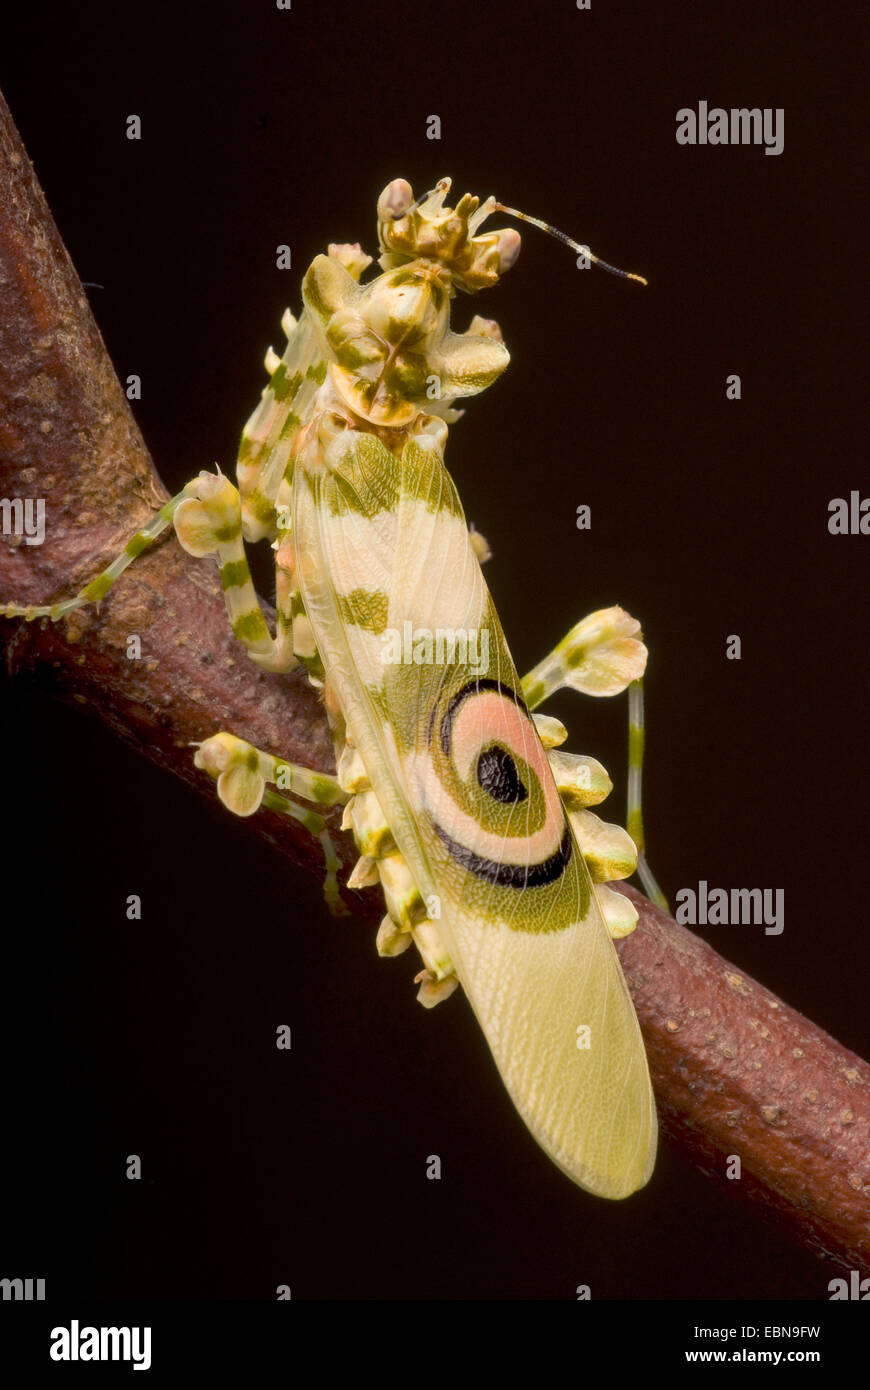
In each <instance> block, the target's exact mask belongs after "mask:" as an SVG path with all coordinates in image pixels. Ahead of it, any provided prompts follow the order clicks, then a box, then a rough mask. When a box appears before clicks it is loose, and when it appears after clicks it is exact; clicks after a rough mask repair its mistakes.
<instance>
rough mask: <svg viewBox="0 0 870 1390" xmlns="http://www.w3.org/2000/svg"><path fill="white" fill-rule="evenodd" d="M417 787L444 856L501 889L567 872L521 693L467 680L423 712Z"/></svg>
mask: <svg viewBox="0 0 870 1390" xmlns="http://www.w3.org/2000/svg"><path fill="white" fill-rule="evenodd" d="M427 745H428V747H427V751H426V753H425V754H423V756H422V758H421V761H420V765H419V766H420V772H421V795H422V801H423V805H424V806H425V808H426V811H427V813H428V816H429V821H430V824H431V826H432V828H433V830H434V831H435V834H436V835H437V837H438V839H439V840H440V841H441V844H442V845H443V846H444V847H445V848H446V849H447V851H448V853H449V855H450V857H451V859H453V860H454V862H455V863H457V864H460V865H461V866H462V867H463V868H464V869H466V870H467V871H468V872H469V873H471V874H473V875H474V876H475V877H477V878H482V879H485V880H486V881H487V882H489V883H490V884H493V885H499V886H501V887H505V888H512V889H524V888H533V887H545V886H547V885H549V884H551V883H554V882H556V881H557V880H558V879H559V878H561V877H562V875H563V874H564V872H565V870H566V868H567V865H568V864H569V862H570V860H571V855H572V843H573V842H572V839H571V832H570V830H569V828H568V824H567V821H566V819H565V812H564V809H563V807H562V803H561V801H560V798H559V793H558V791H557V790H556V785H555V782H554V780H553V777H552V774H551V772H550V766H549V763H548V761H547V755H546V753H545V752H544V749H543V747H542V745H541V742H540V739H539V738H538V735H537V731H536V730H535V727H534V724H533V723H532V719H531V716H530V715H529V712H528V710H527V709H526V706H525V704H524V702H523V700H522V698H521V697H520V696H518V695H517V694H516V692H515V691H513V690H512V689H511V688H510V687H509V686H508V685H505V684H504V683H503V682H500V681H497V680H492V679H488V678H487V679H482V680H481V679H477V680H474V681H469V682H467V683H466V684H464V685H463V686H461V688H460V689H459V690H455V691H453V692H452V693H449V694H446V695H445V697H443V698H442V699H440V700H439V701H438V702H437V703H436V705H435V707H434V708H433V709H432V710H431V711H430V715H429V719H428V722H427Z"/></svg>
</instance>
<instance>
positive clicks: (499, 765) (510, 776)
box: [477, 744, 529, 803]
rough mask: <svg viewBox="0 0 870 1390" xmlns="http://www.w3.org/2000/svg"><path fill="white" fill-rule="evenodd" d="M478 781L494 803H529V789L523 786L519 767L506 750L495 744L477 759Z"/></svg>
mask: <svg viewBox="0 0 870 1390" xmlns="http://www.w3.org/2000/svg"><path fill="white" fill-rule="evenodd" d="M477 781H478V785H479V786H480V787H482V788H483V790H484V791H485V792H486V793H487V795H488V796H491V797H492V799H493V801H503V802H505V803H516V802H519V801H528V799H529V793H528V789H527V788H526V787H525V786H524V785H523V782H522V779H521V778H520V774H519V771H518V770H517V765H516V763H515V762H514V760H513V758H512V757H511V755H510V753H509V752H508V750H507V749H506V748H502V747H501V746H500V745H499V744H495V745H494V746H493V747H491V748H484V750H483V752H482V753H481V754H480V756H479V758H478V759H477Z"/></svg>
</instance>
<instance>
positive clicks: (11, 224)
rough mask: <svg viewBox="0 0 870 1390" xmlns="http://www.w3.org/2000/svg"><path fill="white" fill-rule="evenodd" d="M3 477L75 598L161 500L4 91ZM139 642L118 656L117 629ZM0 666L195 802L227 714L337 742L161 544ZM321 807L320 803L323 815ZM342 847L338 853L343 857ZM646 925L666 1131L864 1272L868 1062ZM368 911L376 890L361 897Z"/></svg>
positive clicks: (30, 565)
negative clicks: (135, 656) (76, 707)
mask: <svg viewBox="0 0 870 1390" xmlns="http://www.w3.org/2000/svg"><path fill="white" fill-rule="evenodd" d="M0 188H2V208H0V294H2V317H0V491H2V495H3V496H4V497H7V498H12V497H27V496H42V497H45V498H46V502H47V509H48V534H47V540H46V542H45V544H44V545H43V546H32V547H31V546H28V545H26V544H17V543H15V542H14V539H13V538H11V537H6V538H5V544H3V545H2V546H0V595H2V596H3V597H4V598H10V599H14V600H15V601H16V602H21V603H38V604H41V603H46V602H47V601H49V600H51V599H54V598H58V597H61V596H64V597H65V596H68V595H69V594H71V593H73V592H75V591H76V590H77V589H78V588H79V587H80V586H81V584H82V583H83V582H85V581H86V580H87V579H88V578H90V577H92V576H93V575H94V574H95V573H96V572H97V571H98V570H99V569H100V568H101V567H102V566H103V565H104V564H105V563H106V562H107V561H108V559H109V558H111V557H112V556H113V555H114V554H116V553H117V551H118V550H119V549H120V548H121V546H122V545H123V543H124V541H125V539H127V537H129V535H130V533H131V532H132V531H134V530H135V529H136V528H137V527H138V526H140V525H141V524H142V523H143V521H145V520H146V519H147V518H148V517H149V516H150V515H151V514H152V513H153V511H154V510H155V509H156V508H157V507H159V506H160V504H161V502H162V501H163V500H165V497H166V493H165V491H164V489H163V487H162V485H161V483H160V481H159V478H158V477H157V474H156V472H155V470H154V468H153V465H152V464H151V462H150V459H149V457H148V454H147V452H146V449H145V446H144V443H143V441H142V438H141V436H140V434H139V431H138V429H137V427H136V425H135V422H134V421H133V419H132V417H131V415H130V412H129V409H128V406H127V402H126V399H125V397H124V394H123V391H122V389H121V387H120V385H119V383H118V381H117V379H116V377H115V375H114V372H113V370H112V366H111V363H110V362H109V359H108V357H107V355H106V352H105V349H104V347H103V344H102V341H101V339H100V335H99V332H98V330H97V327H96V325H95V323H94V321H93V318H92V316H91V314H90V310H89V306H88V303H87V300H86V298H85V295H84V292H83V290H82V288H81V285H80V284H79V281H78V278H77V276H76V274H75V271H74V269H73V267H72V264H71V263H70V260H69V257H68V256H67V253H66V251H65V249H64V247H63V244H62V242H61V240H60V237H59V235H58V233H57V230H56V228H55V226H54V223H53V222H52V220H51V217H50V214H49V212H48V209H47V207H46V205H45V201H44V198H43V195H42V192H41V190H40V188H39V186H38V184H37V182H36V179H35V176H34V173H33V170H32V167H31V164H30V161H29V160H28V158H27V156H26V154H25V152H24V149H23V147H22V145H21V143H20V140H19V137H18V135H17V132H16V131H15V128H14V125H13V124H12V121H11V118H10V116H9V113H8V110H7V108H6V106H5V103H3V101H2V97H0ZM131 633H138V634H139V635H140V636H141V638H142V645H143V656H142V659H141V660H139V661H130V660H128V659H127V656H126V640H127V636H128V635H129V634H131ZM0 641H3V642H5V646H6V655H7V666H8V669H9V671H10V672H12V673H24V672H27V673H28V674H30V675H32V676H33V677H35V678H36V679H38V680H39V681H40V683H41V684H42V685H43V686H47V687H48V688H50V689H51V690H52V691H54V692H55V693H56V694H58V695H59V696H61V697H64V698H67V699H69V698H73V699H75V700H77V701H79V702H84V703H86V704H89V705H91V706H92V707H93V709H94V710H95V711H96V713H97V714H98V715H99V716H100V718H101V719H103V720H104V721H105V722H106V723H107V724H108V725H109V726H110V727H111V728H112V729H113V730H114V732H116V733H118V734H120V735H121V736H122V737H123V738H125V739H126V740H127V741H128V742H129V743H132V744H134V745H135V746H136V747H137V748H138V749H139V750H140V751H141V752H142V753H143V754H144V755H145V756H146V757H149V758H151V759H152V760H153V761H155V762H157V763H159V764H160V765H161V766H163V767H165V768H166V769H167V770H168V771H171V772H174V773H175V774H176V776H179V777H182V778H184V779H185V780H186V781H187V782H189V783H190V784H191V785H192V786H195V787H196V788H198V789H199V790H200V791H201V792H202V794H203V795H204V796H207V797H210V798H212V797H213V796H214V790H213V785H212V783H211V781H210V779H208V778H207V777H205V776H204V775H202V774H199V773H197V772H196V771H195V770H194V767H193V761H192V758H191V750H190V747H189V744H190V742H191V741H193V740H196V739H201V738H204V737H207V736H208V735H209V734H211V733H214V732H215V731H216V730H217V729H220V728H229V729H232V730H233V732H235V733H238V734H240V735H242V736H243V737H245V738H248V739H250V741H251V742H252V743H255V744H257V745H258V746H259V747H262V748H265V749H268V750H270V751H272V752H274V753H279V754H281V755H282V756H284V757H286V758H290V759H292V760H294V761H298V762H302V763H305V764H307V765H309V766H316V767H319V768H324V769H325V768H329V767H330V766H331V761H332V755H331V748H330V742H329V738H328V734H327V730H326V722H325V718H324V716H323V712H322V709H321V707H320V703H319V700H318V697H317V696H316V694H315V693H314V692H313V691H312V690H311V689H310V688H309V687H308V686H307V684H306V682H305V680H304V678H303V677H302V676H301V675H299V674H294V675H293V676H290V677H275V676H268V675H264V674H262V673H260V672H257V671H256V670H255V669H254V668H253V666H252V665H251V663H250V662H249V661H248V660H247V657H246V655H245V653H244V650H243V649H242V647H241V646H240V645H239V644H238V643H237V642H236V641H235V639H234V638H233V637H232V636H231V635H230V633H229V630H228V627H227V623H226V617H225V612H224V605H223V599H222V596H221V592H220V587H219V584H218V583H217V578H216V574H215V572H214V570H213V569H211V568H210V567H209V566H208V565H205V564H197V563H195V562H192V561H190V560H189V559H188V557H186V556H185V555H183V554H182V553H181V551H180V550H179V548H178V546H177V544H176V542H175V540H174V539H172V538H170V539H168V540H167V541H165V543H163V544H159V545H158V546H157V547H156V548H155V550H154V551H153V552H152V553H150V554H148V555H146V556H143V557H142V558H141V559H139V560H138V561H137V562H136V564H135V565H134V566H133V568H132V569H131V570H130V571H129V572H128V574H127V575H125V577H124V579H123V581H122V583H121V584H119V585H118V587H117V589H116V590H114V591H113V593H112V594H111V595H110V597H109V598H108V599H107V600H106V601H105V602H104V603H103V605H102V606H101V610H100V611H99V613H97V612H95V611H93V610H85V611H84V612H82V613H77V614H74V615H73V617H72V619H71V620H70V621H69V622H68V623H66V624H63V625H61V626H59V627H52V626H51V625H49V624H33V625H26V624H24V623H0ZM333 820H334V817H333ZM242 827H247V829H248V830H249V831H250V832H253V833H255V834H259V835H261V836H264V837H265V838H266V839H268V840H269V841H270V842H271V843H272V844H274V845H275V846H276V847H277V848H278V849H279V850H280V851H281V852H282V853H283V854H285V855H286V856H287V857H288V858H289V859H290V860H292V861H293V862H295V863H297V864H302V865H305V866H306V867H309V868H312V867H313V868H314V869H315V870H316V871H317V872H318V873H320V872H321V871H322V870H321V865H322V860H321V857H320V853H319V849H318V847H317V846H313V845H312V842H311V841H310V840H309V839H308V837H307V836H306V835H305V833H304V832H303V831H301V830H300V829H299V828H298V827H297V826H296V825H295V823H293V822H287V821H285V820H284V819H283V818H281V817H277V816H275V815H272V814H268V813H264V814H261V815H259V816H256V817H254V818H253V819H252V820H249V821H244V822H240V831H241V829H242ZM339 839H340V840H342V839H343V840H344V843H343V845H342V850H343V855H344V859H345V862H346V863H352V862H353V859H354V851H353V848H352V846H351V845H350V844H349V842H348V841H347V840H346V839H345V838H344V837H341V836H339ZM624 891H626V892H628V893H629V896H631V897H632V899H633V900H634V902H635V903H636V905H637V906H638V909H639V911H640V916H641V920H640V925H639V927H638V929H637V931H636V932H635V933H634V934H633V935H632V936H631V937H629V938H628V939H627V940H626V941H624V942H622V943H620V947H619V950H620V955H621V958H622V963H623V966H624V968H625V971H626V975H627V978H628V981H629V984H630V987H631V990H632V994H633V996H634V1001H635V1005H636V1007H637V1010H638V1015H639V1018H640V1021H641V1026H642V1028H643V1031H644V1036H645V1039H646V1044H647V1048H648V1051H649V1057H650V1065H651V1069H652V1074H653V1080H654V1084H655V1088H656V1093H657V1097H658V1102H659V1107H660V1114H661V1118H662V1122H663V1130H664V1133H665V1135H666V1136H667V1137H668V1138H669V1140H670V1141H671V1142H672V1143H674V1144H675V1145H676V1147H677V1148H679V1150H680V1151H681V1152H682V1153H683V1154H684V1155H685V1156H686V1157H687V1158H689V1159H690V1161H692V1162H693V1163H695V1164H696V1165H697V1166H698V1167H700V1168H701V1169H702V1170H703V1171H704V1172H705V1173H707V1174H708V1175H709V1176H711V1177H712V1178H714V1179H715V1180H716V1181H719V1182H725V1181H726V1177H725V1160H726V1156H727V1155H731V1154H736V1155H739V1157H740V1159H741V1162H742V1178H741V1180H740V1181H739V1182H736V1181H735V1182H730V1183H728V1186H729V1190H730V1191H732V1192H734V1193H742V1194H743V1195H744V1196H748V1197H749V1199H750V1200H751V1201H753V1202H755V1203H756V1204H757V1205H758V1206H759V1207H761V1208H763V1209H764V1211H765V1213H766V1214H767V1215H768V1216H772V1217H773V1218H774V1219H777V1220H779V1221H780V1222H781V1223H784V1224H785V1225H786V1226H788V1227H789V1228H790V1229H791V1230H792V1231H793V1232H794V1234H796V1235H797V1236H798V1238H799V1239H800V1240H802V1241H803V1242H804V1243H805V1244H806V1245H808V1246H809V1247H810V1248H811V1249H813V1250H814V1251H816V1252H817V1253H822V1254H826V1255H828V1256H829V1257H830V1258H832V1259H834V1260H836V1261H837V1262H838V1263H840V1264H841V1265H843V1266H844V1267H845V1268H846V1269H853V1268H854V1269H859V1270H861V1269H863V1270H864V1271H865V1272H866V1270H867V1269H868V1267H870V1067H868V1066H867V1064H866V1063H865V1062H863V1061H861V1060H860V1059H859V1058H857V1057H855V1056H854V1055H853V1054H852V1053H850V1052H848V1051H847V1050H846V1049H845V1048H843V1047H841V1046H840V1045H839V1044H838V1043H837V1042H835V1041H834V1039H832V1038H830V1037H829V1036H828V1035H827V1034H826V1033H823V1032H822V1031H821V1029H819V1028H817V1027H816V1026H815V1025H814V1024H812V1023H810V1022H809V1021H808V1020H807V1019H805V1018H802V1017H801V1015H799V1014H797V1013H795V1012H794V1011H793V1010H792V1009H790V1008H788V1006H787V1005H785V1004H784V1003H782V1001H781V1000H778V999H776V998H775V997H774V996H773V995H771V994H770V993H768V991H767V990H765V989H764V988H763V986H761V985H759V984H757V983H756V982H755V981H754V980H751V979H749V978H747V977H746V976H745V975H744V974H742V973H741V972H740V971H738V970H736V969H735V968H734V967H732V966H731V965H729V964H728V962H727V961H725V960H723V959H722V958H721V957H720V956H718V955H717V954H716V953H715V951H713V950H712V949H711V948H710V947H709V946H707V945H706V944H705V943H704V942H703V941H702V940H700V939H699V938H698V937H696V936H694V935H693V934H692V933H690V932H688V931H686V930H685V929H684V928H682V927H680V926H678V925H677V924H676V923H674V922H673V921H671V920H670V919H669V918H668V917H667V916H666V915H665V914H664V913H661V912H659V911H658V910H657V909H656V908H654V907H652V906H651V905H650V904H649V903H648V902H647V901H646V899H644V898H642V897H641V896H640V894H638V893H635V892H634V891H633V890H631V889H625V890H624ZM355 901H356V906H357V908H358V910H359V911H360V912H362V913H364V914H365V915H368V916H371V917H377V916H379V915H380V914H381V913H382V911H383V908H382V905H380V904H379V902H378V900H377V898H376V895H374V894H368V895H365V896H357V897H356V900H355Z"/></svg>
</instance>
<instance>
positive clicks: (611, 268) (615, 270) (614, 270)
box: [493, 203, 649, 285]
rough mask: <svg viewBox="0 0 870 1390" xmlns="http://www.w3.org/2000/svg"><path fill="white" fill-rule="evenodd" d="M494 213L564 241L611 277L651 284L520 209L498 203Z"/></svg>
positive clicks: (641, 276)
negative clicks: (515, 219) (526, 224)
mask: <svg viewBox="0 0 870 1390" xmlns="http://www.w3.org/2000/svg"><path fill="white" fill-rule="evenodd" d="M493 212H504V213H506V214H507V216H508V217H516V218H518V219H519V220H520V222H530V223H531V225H532V226H533V227H539V228H540V230H541V231H542V232H546V233H547V235H548V236H551V237H555V238H556V240H557V241H563V242H564V243H565V245H566V246H570V247H571V250H572V251H576V252H577V253H578V254H579V255H581V256H586V257H588V259H589V260H590V261H593V262H594V263H595V265H599V266H600V267H601V269H602V270H606V271H607V272H608V274H610V275H618V276H620V278H621V279H623V280H637V282H638V284H640V285H646V284H648V283H649V282H648V281H647V280H646V279H645V278H644V277H643V275H635V274H634V273H633V272H632V271H630V270H620V269H619V267H618V266H615V265H610V264H609V263H608V262H607V261H602V260H601V257H600V256H595V255H593V254H592V252H591V251H590V250H589V247H588V246H584V245H583V244H582V243H581V242H579V241H574V240H572V238H571V237H569V236H566V235H565V233H564V232H560V231H559V228H558V227H553V226H551V225H550V223H549V222H542V221H541V219H540V218H539V217H530V216H529V214H528V213H527V212H520V211H519V209H518V208H509V207H508V206H507V204H506V203H496V205H495V207H494V208H493Z"/></svg>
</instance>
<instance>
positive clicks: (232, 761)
mask: <svg viewBox="0 0 870 1390" xmlns="http://www.w3.org/2000/svg"><path fill="white" fill-rule="evenodd" d="M194 762H195V763H196V766H197V767H198V768H201V769H202V770H203V771H205V772H207V773H208V774H209V776H211V777H213V778H214V779H215V781H216V782H217V792H218V796H219V797H220V799H221V801H222V802H223V804H224V806H226V808H227V810H228V811H232V812H233V814H234V815H236V816H252V815H253V814H254V813H255V811H258V810H259V809H260V807H261V806H265V807H266V808H267V809H268V810H270V811H277V812H278V813H279V814H280V815H284V816H290V817H291V818H292V819H293V820H295V821H298V822H299V823H300V824H301V825H303V826H304V827H305V829H306V830H307V831H308V832H309V834H311V835H313V836H314V838H315V839H316V840H319V841H320V845H321V848H322V849H323V856H324V859H325V861H326V878H325V881H324V885H323V896H324V897H325V899H326V903H327V906H328V907H329V910H330V911H331V912H332V913H333V914H334V915H335V916H343V915H345V914H346V913H347V908H346V907H345V905H344V903H343V902H342V900H341V897H340V895H339V889H338V870H339V869H340V868H341V860H340V859H339V857H338V853H337V852H336V849H335V846H334V844H333V842H332V837H331V836H330V834H329V830H328V828H327V825H326V821H325V820H324V818H323V816H321V815H320V814H319V813H318V812H317V811H313V810H312V809H311V808H310V807H308V806H301V805H300V804H299V802H298V801H294V800H292V799H291V798H290V797H287V796H282V795H281V794H280V793H281V792H282V791H292V792H295V793H296V795H297V796H301V797H302V798H303V799H304V800H306V801H312V802H314V803H315V804H316V805H318V806H336V805H339V804H341V803H344V802H345V801H347V799H348V797H347V793H346V792H345V791H343V790H342V788H341V786H340V784H339V782H338V779H337V778H335V777H333V776H331V775H330V774H329V773H327V772H316V771H314V770H312V769H311V768H307V767H300V766H299V765H298V764H297V763H288V762H285V761H284V760H283V759H282V758H276V757H275V756H274V755H273V754H271V753H264V752H262V751H261V750H260V749H259V748H255V747H254V746H253V744H251V743H247V742H246V741H245V740H244V739H243V738H237V737H236V735H235V734H229V733H225V732H223V731H222V732H221V733H218V734H214V735H212V737H211V738H208V739H206V740H205V741H204V742H203V743H201V744H199V746H198V747H197V750H196V756H195V758H194ZM274 788H277V789H278V790H273V789H274Z"/></svg>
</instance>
